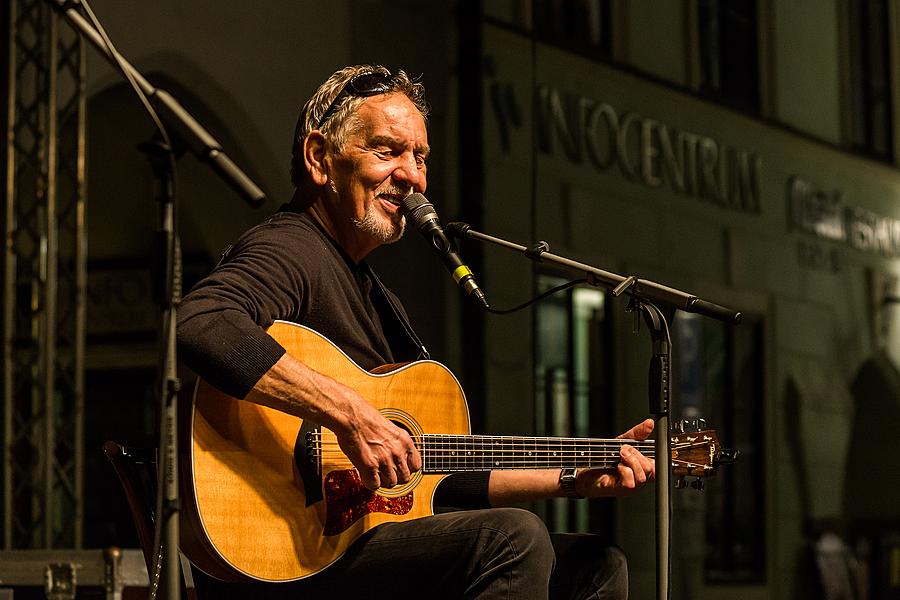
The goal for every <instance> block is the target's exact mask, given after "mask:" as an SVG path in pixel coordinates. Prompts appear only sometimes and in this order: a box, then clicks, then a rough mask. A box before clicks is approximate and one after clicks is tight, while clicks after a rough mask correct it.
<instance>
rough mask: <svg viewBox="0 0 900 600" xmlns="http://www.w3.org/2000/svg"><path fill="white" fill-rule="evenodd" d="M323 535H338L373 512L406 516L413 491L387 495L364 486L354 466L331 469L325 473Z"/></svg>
mask: <svg viewBox="0 0 900 600" xmlns="http://www.w3.org/2000/svg"><path fill="white" fill-rule="evenodd" d="M323 487H324V488H325V527H324V533H325V535H337V534H339V533H342V532H344V531H346V530H347V529H349V528H350V526H351V525H353V524H354V523H356V522H357V521H358V520H360V519H361V518H363V517H365V516H366V515H368V514H372V513H386V514H391V515H405V514H407V513H409V511H411V510H412V506H413V494H412V492H410V493H408V494H405V495H403V496H398V497H394V498H386V497H384V496H382V495H380V494H376V493H375V492H373V491H371V490H369V489H367V488H366V487H365V486H364V485H363V484H362V481H361V480H360V478H359V474H358V473H357V472H356V470H355V469H341V470H337V471H331V472H330V473H328V475H326V476H325V483H324V486H323Z"/></svg>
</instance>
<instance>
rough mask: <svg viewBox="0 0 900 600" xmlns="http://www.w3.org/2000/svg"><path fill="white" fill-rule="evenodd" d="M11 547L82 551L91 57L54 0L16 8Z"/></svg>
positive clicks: (25, 1)
mask: <svg viewBox="0 0 900 600" xmlns="http://www.w3.org/2000/svg"><path fill="white" fill-rule="evenodd" d="M4 4H5V5H6V6H5V7H4V8H3V10H8V11H9V12H8V17H7V19H8V21H7V25H8V27H7V29H8V31H7V33H8V38H7V43H8V51H7V53H8V54H7V58H8V64H7V91H8V96H7V106H6V108H7V116H6V118H5V123H6V125H7V127H6V140H5V155H4V158H5V159H6V160H5V165H4V171H3V173H4V178H5V181H4V183H5V206H4V212H3V219H2V226H3V232H4V236H5V237H4V241H5V244H4V261H3V271H2V273H3V289H2V291H3V298H2V300H3V305H2V306H3V313H2V314H3V316H2V334H3V383H2V392H3V432H2V433H3V522H2V528H3V529H2V533H3V545H4V547H5V548H6V549H19V548H47V549H49V548H80V547H81V541H82V510H83V472H84V468H83V462H84V460H83V454H84V450H83V440H84V435H83V429H84V375H83V373H84V337H85V301H84V298H85V280H86V266H85V265H86V256H87V249H86V235H85V234H86V231H85V222H84V219H85V182H84V172H85V166H84V147H85V93H84V81H85V56H84V55H85V49H84V44H83V42H82V40H81V39H80V38H79V36H78V35H77V33H76V32H74V31H72V30H71V29H70V28H69V27H68V26H67V25H66V24H65V23H63V22H61V20H60V17H59V16H58V15H56V14H55V13H54V12H53V11H52V10H51V9H50V8H49V4H48V3H47V2H46V1H45V0H9V1H8V2H7V3H4Z"/></svg>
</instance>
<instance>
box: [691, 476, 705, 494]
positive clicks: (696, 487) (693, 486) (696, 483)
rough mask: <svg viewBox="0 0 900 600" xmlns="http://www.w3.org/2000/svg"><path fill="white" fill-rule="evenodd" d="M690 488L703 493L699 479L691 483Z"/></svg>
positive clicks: (701, 482) (701, 481)
mask: <svg viewBox="0 0 900 600" xmlns="http://www.w3.org/2000/svg"><path fill="white" fill-rule="evenodd" d="M691 487H692V488H694V489H695V490H697V491H698V492H702V491H703V480H702V479H700V478H699V477H698V478H697V479H695V480H693V481H692V482H691Z"/></svg>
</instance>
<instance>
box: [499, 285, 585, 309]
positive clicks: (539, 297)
mask: <svg viewBox="0 0 900 600" xmlns="http://www.w3.org/2000/svg"><path fill="white" fill-rule="evenodd" d="M581 283H587V279H573V280H572V281H567V282H566V283H563V284H560V285H558V286H556V287H553V288H550V289H549V290H547V291H546V292H543V293H541V294H538V295H537V296H535V297H534V298H532V299H531V300H528V301H527V302H524V303H522V304H520V305H518V306H516V307H513V308H507V309H503V310H500V309H496V308H486V309H485V310H487V311H488V312H489V313H491V314H495V315H508V314H510V313H514V312H516V311H519V310H522V309H523V308H527V307H529V306H531V305H532V304H534V303H535V302H540V301H541V300H543V299H545V298H546V297H547V296H552V295H553V294H556V293H558V292H562V291H564V290H567V289H569V288H571V287H575V286H576V285H579V284H581Z"/></svg>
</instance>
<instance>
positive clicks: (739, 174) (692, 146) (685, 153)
mask: <svg viewBox="0 0 900 600" xmlns="http://www.w3.org/2000/svg"><path fill="white" fill-rule="evenodd" d="M535 93H536V97H535V101H536V102H537V130H538V136H537V144H538V150H539V151H541V152H543V153H545V154H554V153H555V152H557V151H559V152H562V153H563V154H564V155H565V156H566V158H568V159H569V160H570V161H572V162H573V163H578V164H580V163H589V164H591V165H592V166H593V167H594V168H596V169H597V170H599V171H606V170H608V169H610V168H612V167H613V166H616V167H618V170H619V172H621V173H622V175H624V176H625V177H626V178H628V179H630V180H632V181H638V182H641V183H643V184H644V185H647V186H649V187H653V188H658V187H663V186H666V187H668V188H669V189H671V190H673V191H675V192H677V193H679V194H686V195H690V196H694V197H696V198H700V199H703V200H708V201H710V202H713V203H714V204H718V205H720V206H722V207H724V208H728V209H732V210H737V211H742V212H748V213H759V212H760V192H759V191H760V185H759V181H760V166H761V160H760V157H759V156H758V155H756V154H754V153H752V152H748V151H746V150H742V149H740V148H735V147H731V146H728V145H726V144H723V143H722V142H720V141H718V140H716V139H713V138H711V137H707V136H703V135H700V134H696V133H691V132H689V131H682V130H679V129H677V128H674V127H671V126H669V125H667V124H665V123H663V122H661V121H658V120H656V119H653V118H650V117H645V116H642V115H640V114H638V113H636V112H625V113H623V114H621V115H620V114H619V113H618V112H617V111H616V109H615V108H614V107H613V106H612V105H610V104H607V103H605V102H600V101H599V100H596V99H593V98H589V97H586V96H576V95H573V94H561V93H560V92H559V91H558V90H555V89H553V88H550V87H547V86H544V85H540V84H539V85H538V86H537V88H536V92H535Z"/></svg>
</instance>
